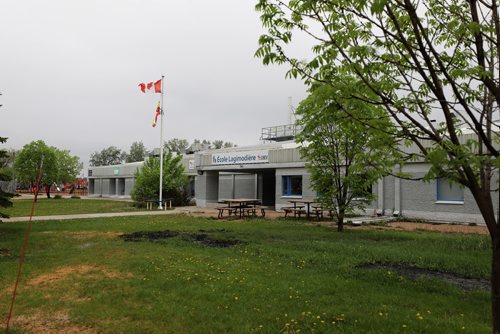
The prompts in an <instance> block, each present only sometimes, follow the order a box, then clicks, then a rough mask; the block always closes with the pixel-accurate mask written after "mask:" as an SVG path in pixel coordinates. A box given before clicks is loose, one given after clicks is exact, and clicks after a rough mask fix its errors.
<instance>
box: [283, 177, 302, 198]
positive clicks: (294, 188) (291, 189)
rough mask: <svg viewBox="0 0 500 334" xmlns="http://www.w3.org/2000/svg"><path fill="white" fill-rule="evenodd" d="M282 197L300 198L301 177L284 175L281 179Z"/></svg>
mask: <svg viewBox="0 0 500 334" xmlns="http://www.w3.org/2000/svg"><path fill="white" fill-rule="evenodd" d="M281 184H282V194H283V196H302V175H286V176H283V177H282V182H281Z"/></svg>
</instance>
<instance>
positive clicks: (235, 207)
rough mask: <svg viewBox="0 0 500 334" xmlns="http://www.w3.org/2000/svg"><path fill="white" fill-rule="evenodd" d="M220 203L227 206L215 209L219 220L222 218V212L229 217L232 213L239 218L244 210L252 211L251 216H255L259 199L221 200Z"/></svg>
mask: <svg viewBox="0 0 500 334" xmlns="http://www.w3.org/2000/svg"><path fill="white" fill-rule="evenodd" d="M220 202H221V203H224V204H227V206H226V207H218V208H217V210H219V215H218V217H219V218H222V216H223V213H224V211H227V212H228V213H229V215H231V214H232V213H234V214H235V215H236V214H237V213H239V215H240V218H241V217H242V216H243V212H244V210H245V209H249V210H253V214H254V215H255V210H256V205H258V204H260V199H256V198H231V199H224V200H221V201H220Z"/></svg>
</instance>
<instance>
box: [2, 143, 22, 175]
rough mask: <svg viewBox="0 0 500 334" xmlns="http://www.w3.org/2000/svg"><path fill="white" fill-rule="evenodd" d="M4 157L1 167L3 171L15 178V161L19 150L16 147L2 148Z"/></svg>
mask: <svg viewBox="0 0 500 334" xmlns="http://www.w3.org/2000/svg"><path fill="white" fill-rule="evenodd" d="M2 151H3V152H4V153H3V154H2V158H0V168H1V169H2V171H3V172H4V173H5V174H6V175H8V176H9V177H10V179H12V180H13V179H15V171H14V161H16V156H17V153H18V151H16V150H14V149H8V150H2Z"/></svg>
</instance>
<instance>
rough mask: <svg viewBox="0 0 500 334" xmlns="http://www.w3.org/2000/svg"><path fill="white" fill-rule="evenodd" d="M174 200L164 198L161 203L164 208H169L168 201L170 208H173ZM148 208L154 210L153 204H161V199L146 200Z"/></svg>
mask: <svg viewBox="0 0 500 334" xmlns="http://www.w3.org/2000/svg"><path fill="white" fill-rule="evenodd" d="M172 201H173V198H163V199H162V201H161V204H162V206H163V210H167V203H168V208H169V209H172ZM145 202H146V210H153V204H157V205H158V206H159V203H160V201H159V200H157V199H150V200H146V201H145Z"/></svg>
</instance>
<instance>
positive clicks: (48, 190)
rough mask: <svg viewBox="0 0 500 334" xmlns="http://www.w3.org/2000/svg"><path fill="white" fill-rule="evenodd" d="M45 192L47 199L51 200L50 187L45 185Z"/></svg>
mask: <svg viewBox="0 0 500 334" xmlns="http://www.w3.org/2000/svg"><path fill="white" fill-rule="evenodd" d="M45 187H46V188H45V191H46V193H47V198H50V185H45Z"/></svg>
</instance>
